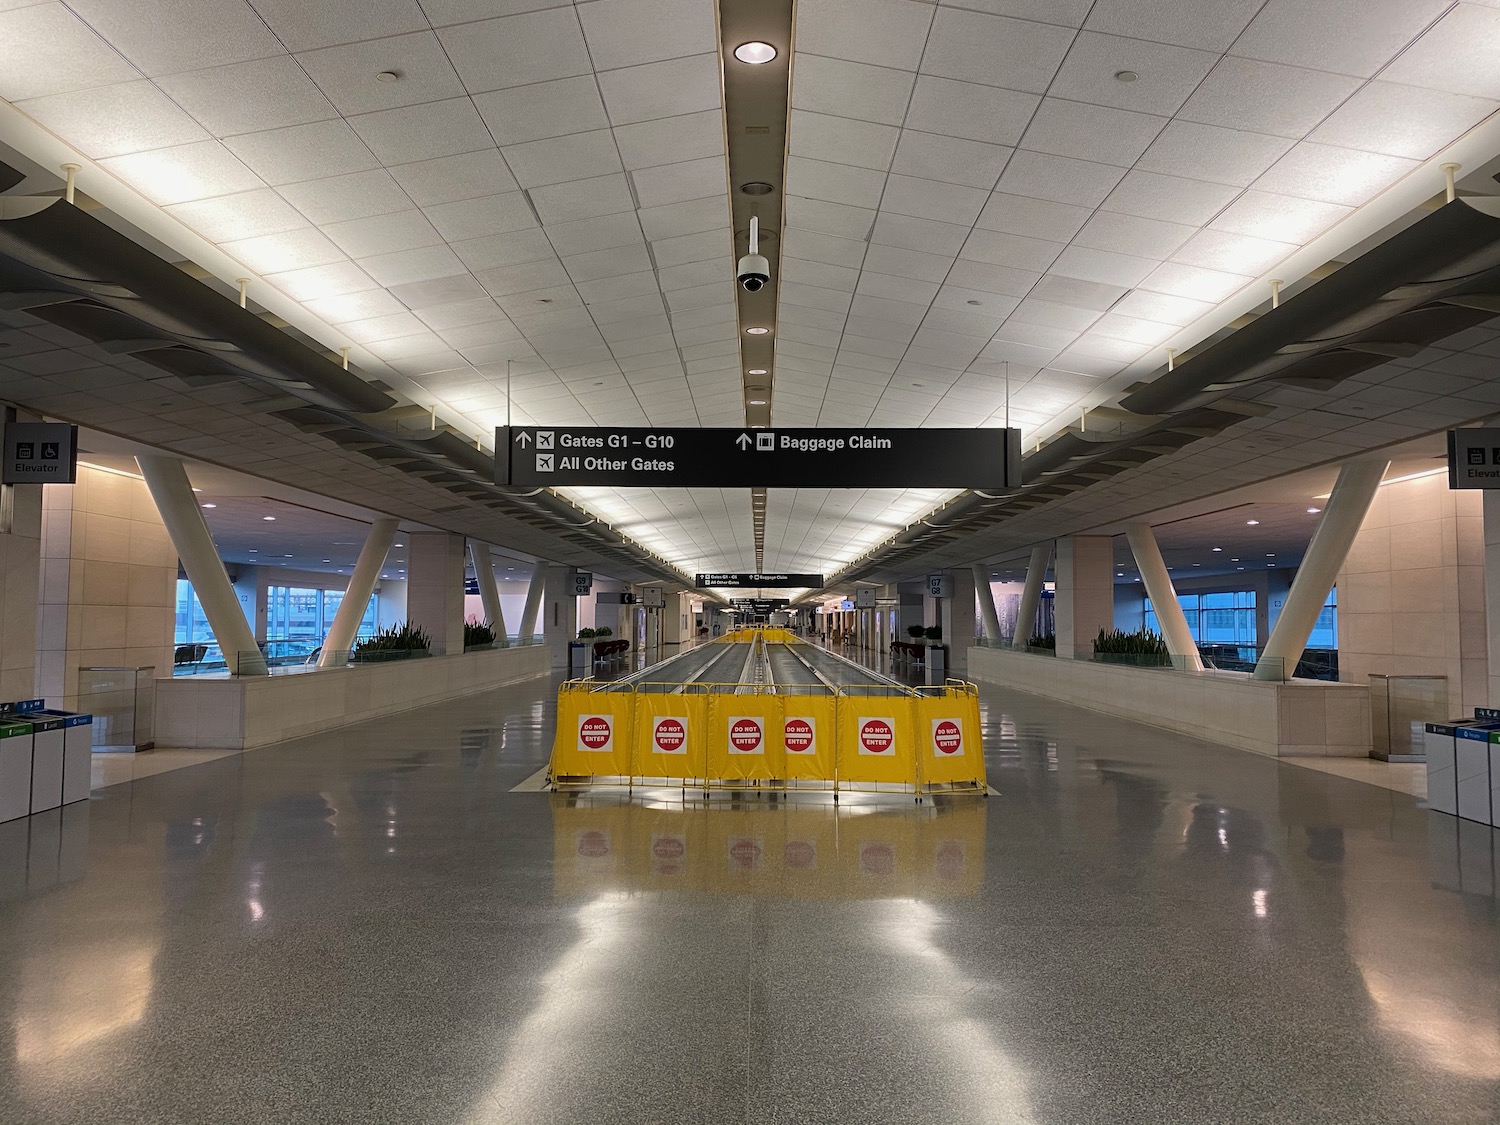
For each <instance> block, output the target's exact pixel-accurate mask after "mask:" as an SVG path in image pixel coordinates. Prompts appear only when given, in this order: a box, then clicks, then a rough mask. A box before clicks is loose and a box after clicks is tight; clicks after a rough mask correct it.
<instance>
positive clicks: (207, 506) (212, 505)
mask: <svg viewBox="0 0 1500 1125" xmlns="http://www.w3.org/2000/svg"><path fill="white" fill-rule="evenodd" d="M203 506H204V507H205V508H217V507H218V505H217V504H205V505H203Z"/></svg>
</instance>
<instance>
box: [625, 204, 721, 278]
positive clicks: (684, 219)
mask: <svg viewBox="0 0 1500 1125" xmlns="http://www.w3.org/2000/svg"><path fill="white" fill-rule="evenodd" d="M726 204H727V201H726V200H724V199H712V198H711V199H690V200H687V201H685V202H683V203H669V204H667V205H666V206H663V207H642V208H641V209H640V210H639V211H638V212H637V215H638V216H639V217H640V224H641V229H642V230H643V231H645V232H646V237H647V238H648V239H650V240H651V242H652V251H653V253H654V252H655V251H656V246H655V243H656V241H657V240H658V239H667V238H676V237H678V236H679V235H684V234H700V233H702V232H704V231H720V232H724V215H725V207H726ZM724 233H727V232H724ZM721 245H722V244H721ZM657 260H658V262H660V261H661V259H660V256H658V259H657ZM663 264H665V263H663Z"/></svg>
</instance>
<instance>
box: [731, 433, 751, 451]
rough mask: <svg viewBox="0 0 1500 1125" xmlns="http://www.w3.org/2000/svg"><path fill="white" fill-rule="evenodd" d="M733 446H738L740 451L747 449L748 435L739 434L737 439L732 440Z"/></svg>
mask: <svg viewBox="0 0 1500 1125" xmlns="http://www.w3.org/2000/svg"><path fill="white" fill-rule="evenodd" d="M734 444H735V445H737V446H739V447H740V448H741V449H749V448H750V437H749V435H748V434H741V435H740V436H739V437H737V438H735V439H734Z"/></svg>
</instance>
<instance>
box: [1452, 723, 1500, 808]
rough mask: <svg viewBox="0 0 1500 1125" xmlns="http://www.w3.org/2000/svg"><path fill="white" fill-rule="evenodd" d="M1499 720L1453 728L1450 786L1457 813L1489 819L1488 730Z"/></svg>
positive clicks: (1497, 727) (1498, 726) (1498, 727)
mask: <svg viewBox="0 0 1500 1125" xmlns="http://www.w3.org/2000/svg"><path fill="white" fill-rule="evenodd" d="M1495 730H1500V724H1497V723H1481V724H1477V725H1474V726H1460V727H1455V728H1454V731H1453V769H1454V787H1455V789H1456V790H1457V800H1456V802H1455V805H1456V807H1457V811H1458V815H1459V816H1460V817H1462V818H1463V819H1464V820H1477V821H1478V822H1479V823H1480V824H1488V823H1490V732H1491V731H1495Z"/></svg>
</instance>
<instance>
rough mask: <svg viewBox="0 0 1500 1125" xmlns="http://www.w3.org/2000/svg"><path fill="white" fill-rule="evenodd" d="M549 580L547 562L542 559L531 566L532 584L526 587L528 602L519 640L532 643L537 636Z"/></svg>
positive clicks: (524, 609)
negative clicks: (545, 590) (543, 599)
mask: <svg viewBox="0 0 1500 1125" xmlns="http://www.w3.org/2000/svg"><path fill="white" fill-rule="evenodd" d="M546 581H547V564H546V563H544V562H543V561H542V560H541V559H537V560H536V565H535V566H533V567H532V568H531V584H530V585H528V586H527V587H526V604H525V606H523V607H522V609H521V627H520V633H519V636H518V638H517V639H518V640H519V642H520V643H521V644H523V645H527V644H530V643H531V642H532V641H533V640H534V639H535V638H536V626H537V620H538V618H539V617H540V616H541V612H542V591H543V589H544V588H545V586H546Z"/></svg>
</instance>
